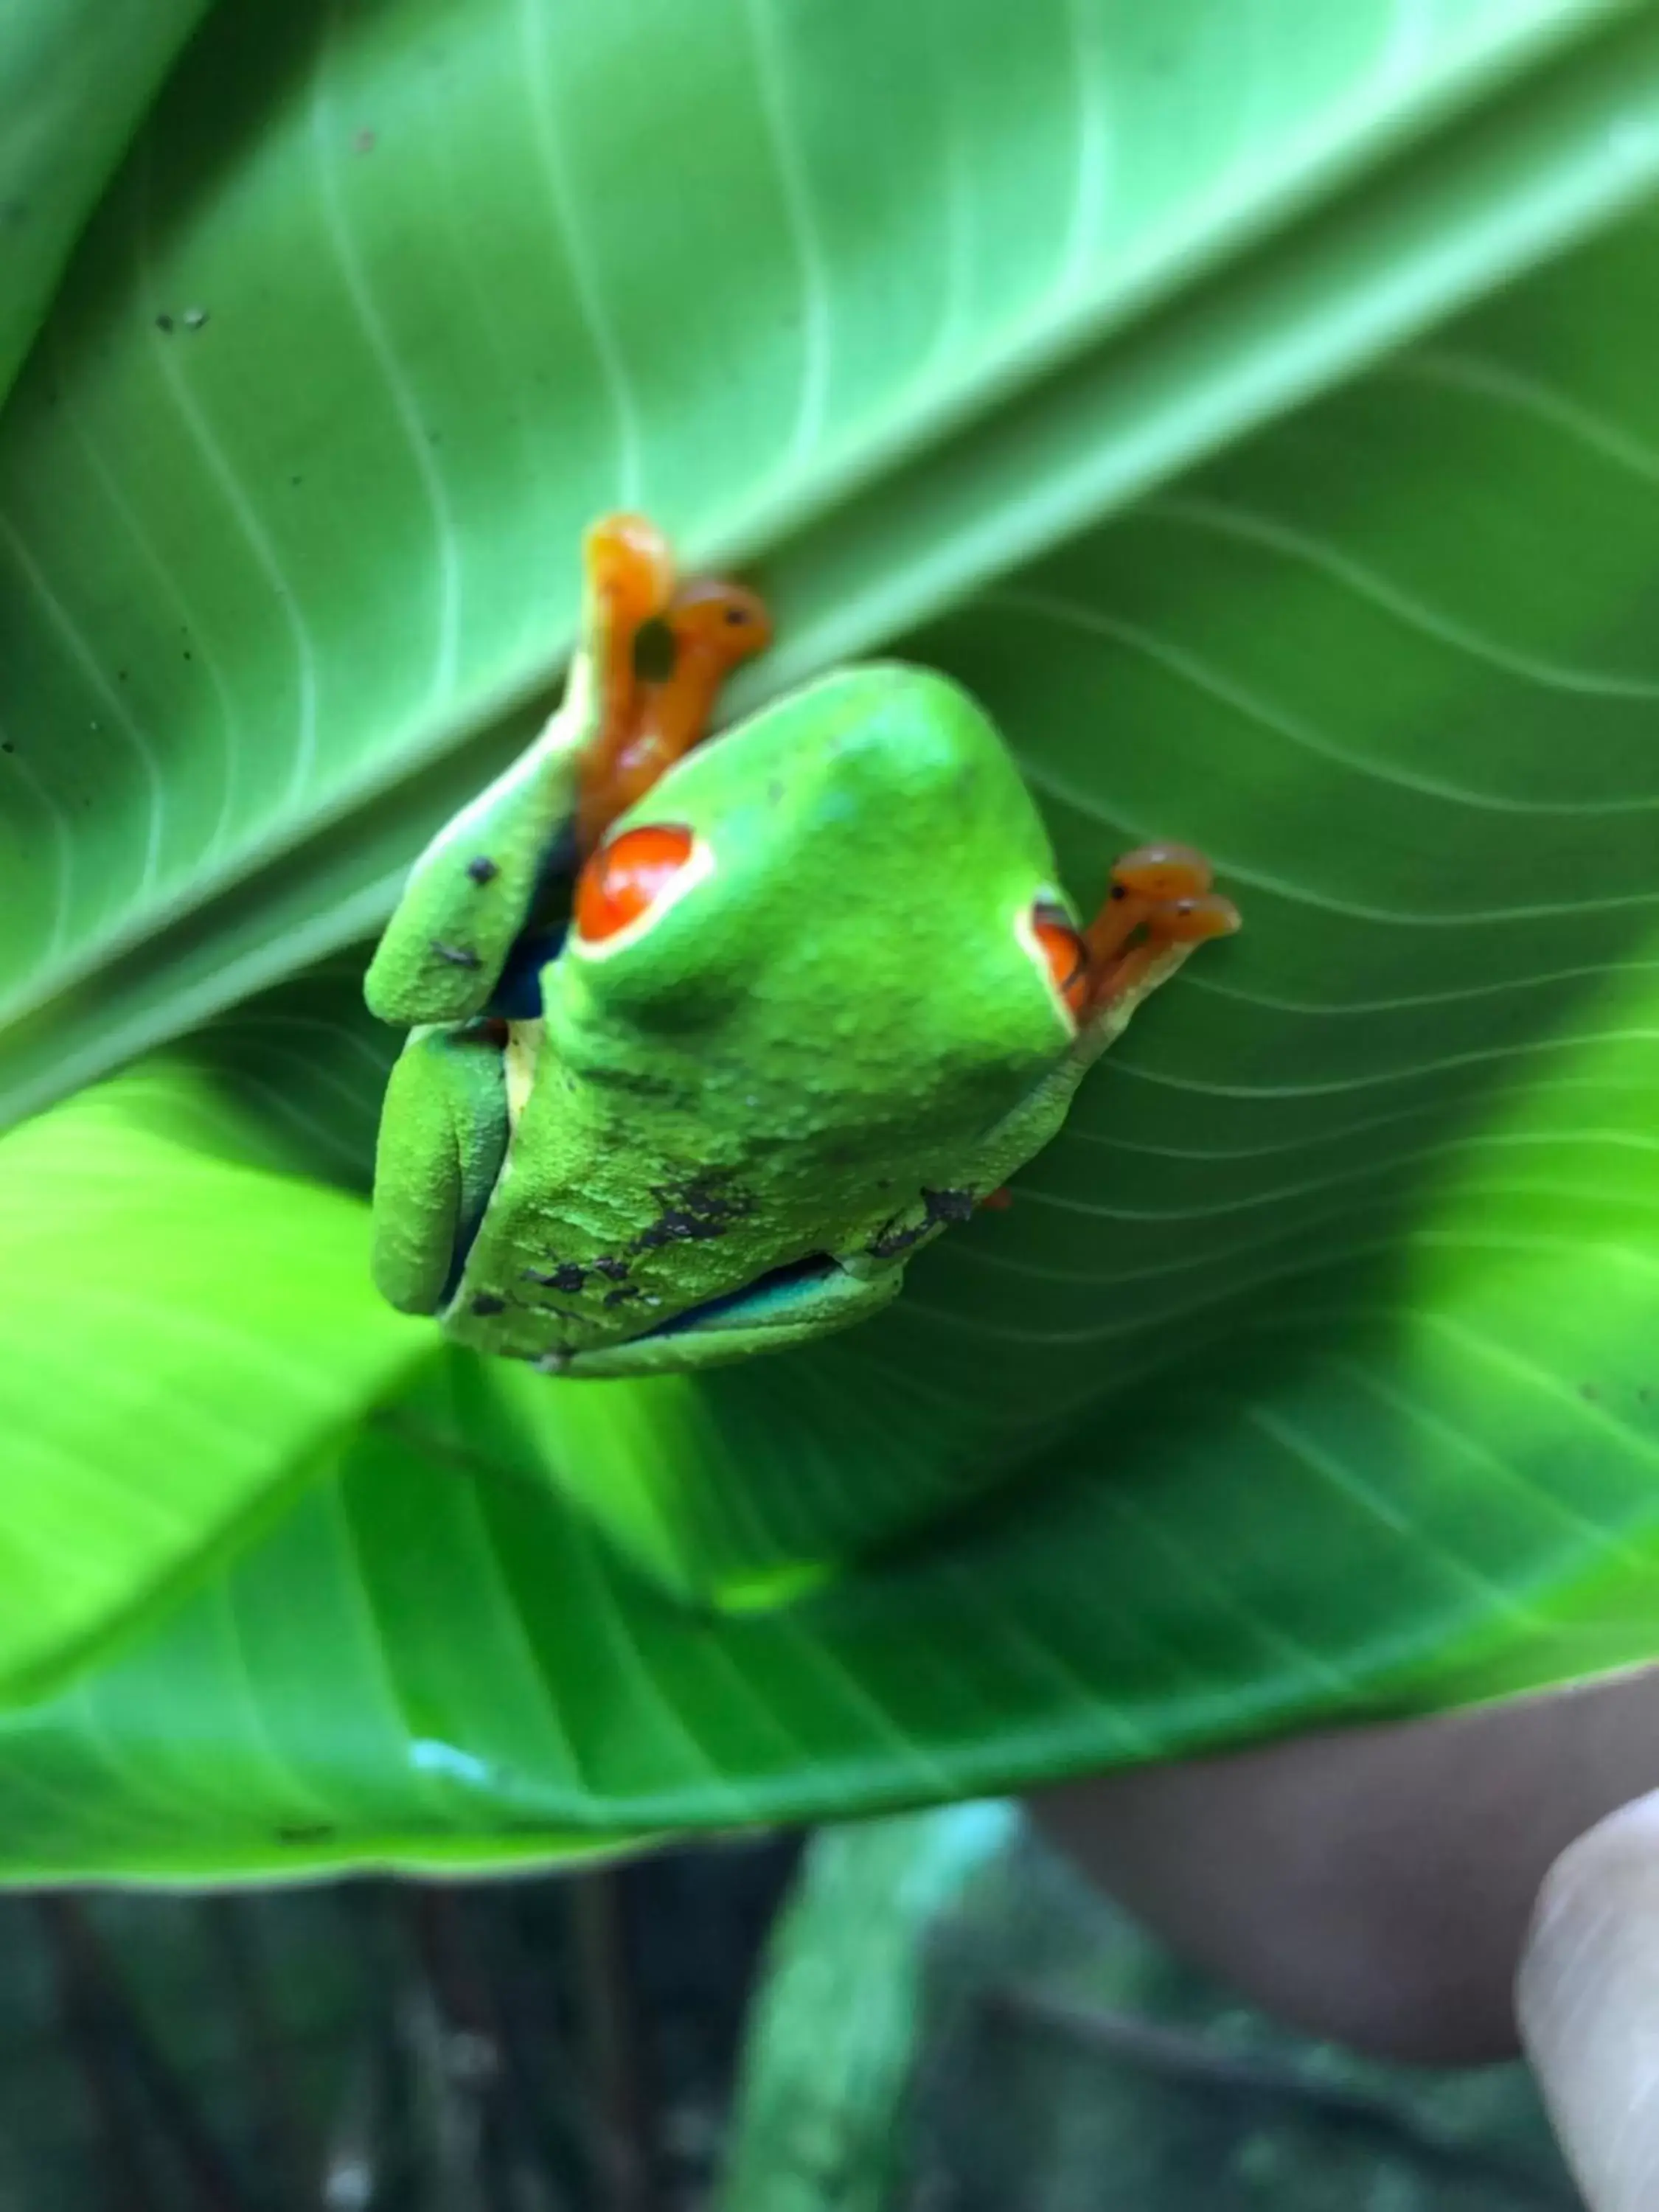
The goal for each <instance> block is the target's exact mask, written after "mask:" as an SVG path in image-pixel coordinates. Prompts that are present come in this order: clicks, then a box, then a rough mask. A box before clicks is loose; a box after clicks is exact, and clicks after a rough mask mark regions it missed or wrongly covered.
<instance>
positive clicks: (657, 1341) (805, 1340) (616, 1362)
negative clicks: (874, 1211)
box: [538, 1254, 904, 1381]
mask: <svg viewBox="0 0 1659 2212" xmlns="http://www.w3.org/2000/svg"><path fill="white" fill-rule="evenodd" d="M903 1280H904V1263H903V1261H902V1259H897V1258H895V1259H891V1260H886V1261H877V1260H872V1259H870V1258H868V1257H866V1255H863V1254H860V1255H856V1256H855V1257H854V1259H852V1260H849V1261H846V1262H842V1261H836V1260H830V1259H828V1258H822V1259H815V1260H813V1261H809V1262H806V1263H804V1264H803V1265H802V1266H801V1267H798V1268H788V1269H780V1270H779V1271H778V1273H776V1274H775V1275H773V1276H769V1277H763V1279H761V1280H760V1281H759V1282H758V1283H751V1284H750V1285H749V1287H748V1289H746V1290H743V1291H735V1292H734V1293H733V1294H732V1296H731V1297H725V1298H720V1299H717V1300H715V1301H714V1302H713V1303H712V1304H708V1305H706V1306H702V1307H694V1308H693V1309H692V1310H690V1312H688V1313H684V1314H681V1315H679V1316H677V1317H676V1319H675V1320H674V1321H673V1322H671V1323H670V1324H669V1325H668V1326H667V1327H666V1328H659V1329H653V1330H652V1331H651V1332H650V1333H649V1334H647V1335H645V1336H636V1337H632V1338H630V1339H629V1340H628V1341H627V1342H626V1343H623V1344H609V1345H605V1346H602V1347H601V1348H600V1349H599V1350H598V1351H594V1352H573V1353H563V1352H560V1353H550V1354H549V1355H548V1356H547V1357H546V1358H543V1359H542V1360H541V1361H540V1362H538V1364H539V1365H540V1366H541V1368H542V1369H543V1370H544V1372H546V1373H548V1374H556V1375H567V1376H573V1377H574V1378H576V1379H577V1380H580V1381H586V1380H588V1379H590V1378H591V1379H592V1380H594V1381H601V1380H604V1379H605V1378H607V1377H615V1376H625V1375H677V1374H684V1373H685V1372H686V1371H687V1370H690V1369H696V1368H700V1367H723V1366H725V1365H726V1364H729V1363H730V1362H732V1361H733V1360H738V1359H747V1358H750V1357H751V1355H753V1354H754V1353H756V1352H785V1351H787V1350H788V1349H789V1347H790V1346H793V1345H799V1344H811V1343H815V1342H816V1341H817V1339H818V1338H819V1337H822V1336H828V1335H830V1334H833V1333H834V1332H836V1330H839V1329H843V1328H851V1327H852V1326H853V1324H854V1322H861V1321H867V1320H868V1319H869V1318H870V1316H872V1314H878V1313H879V1312H880V1311H881V1310H882V1308H883V1307H884V1305H887V1304H890V1303H891V1301H892V1300H893V1299H894V1298H895V1297H896V1296H897V1295H898V1292H899V1290H900V1287H901V1285H902V1283H903Z"/></svg>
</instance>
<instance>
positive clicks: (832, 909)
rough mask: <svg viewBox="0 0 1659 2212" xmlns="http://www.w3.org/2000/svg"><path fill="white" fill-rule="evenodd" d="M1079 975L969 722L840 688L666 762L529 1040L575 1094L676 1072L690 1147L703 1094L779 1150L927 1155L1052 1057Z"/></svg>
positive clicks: (607, 867) (1010, 803) (925, 698)
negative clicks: (551, 1055) (689, 1113)
mask: <svg viewBox="0 0 1659 2212" xmlns="http://www.w3.org/2000/svg"><path fill="white" fill-rule="evenodd" d="M1079 957H1080V949H1079V943H1078V939H1077V937H1076V934H1075V923H1074V921H1073V918H1072V916H1071V914H1070V911H1069V908H1067V906H1066V901H1065V898H1064V895H1063V893H1062V892H1061V891H1060V888H1059V886H1058V884H1057V883H1056V881H1055V877H1054V856H1053V854H1052V852H1051V850H1050V848H1049V844H1048V836H1047V835H1046V833H1045V831H1044V829H1043V826H1042V822H1041V820H1040V818H1039V817H1038V815H1037V812H1036V808H1035V806H1034V805H1033V804H1032V802H1031V800H1030V796H1029V795H1028V793H1027V792H1026V790H1025V788H1024V784H1023V783H1022V782H1021V781H1020V778H1019V775H1018V770H1017V769H1015V767H1014V765H1013V763H1012V760H1011V759H1010V757H1009V756H1008V753H1007V751H1006V747H1005V746H1004V744H1003V743H1002V740H1001V739H1000V737H999V736H998V734H997V732H996V731H995V730H994V727H993V726H992V725H991V724H990V722H989V721H988V720H987V719H986V717H985V716H984V714H981V711H980V709H979V708H977V707H975V705H974V703H973V702H972V701H971V700H970V699H969V698H968V697H967V696H966V695H965V694H964V693H963V692H962V691H960V690H958V689H957V687H956V685H954V684H951V683H950V682H948V681H947V680H946V679H945V678H942V677H939V676H936V675H933V674H931V673H927V672H924V671H921V670H917V669H912V668H908V667H901V666H893V665H878V666H870V667H864V668H860V669H854V670H852V671H847V672H845V673H842V674H840V675H837V676H834V677H831V678H827V679H825V680H824V681H823V682H822V683H819V684H815V685H812V686H811V687H809V688H808V689H807V690H805V691H802V692H800V693H799V694H797V695H795V696H793V697H791V698H790V699H788V700H787V701H785V702H781V703H780V704H779V705H777V706H775V707H774V708H770V709H769V710H768V711H766V712H764V713H763V714H759V715H757V716H756V717H755V718H754V719H753V720H750V721H749V722H747V723H745V724H744V725H742V726H740V727H738V729H736V730H734V731H732V732H729V733H728V734H726V735H724V736H722V737H720V738H716V739H714V741H713V742H711V743H709V744H706V745H704V746H703V747H702V748H701V749H700V750H697V751H696V752H694V753H692V754H690V756H689V757H687V758H686V759H685V760H684V761H683V762H681V763H680V764H679V765H678V767H676V768H675V769H673V770H672V771H671V773H670V774H669V775H667V776H666V777H665V778H664V780H663V781H661V782H660V783H659V784H658V785H657V787H655V789H654V790H653V791H652V792H651V793H650V794H649V796H648V797H647V799H644V800H643V801H641V803H640V804H639V805H636V806H635V807H634V808H633V809H632V810H631V811H629V812H628V813H627V814H624V815H623V817H621V818H620V820H619V821H618V822H617V823H616V824H615V825H614V827H613V829H611V834H610V836H609V837H608V838H607V839H606V841H605V844H604V845H603V846H602V847H601V848H600V849H599V852H598V853H596V854H594V856H593V858H592V860H590V861H589V863H588V865H587V867H586V870H585V871H584V873H583V876H582V878H581V880H580V884H579V886H578V892H577V899H576V910H575V920H574V927H573V929H572V932H571V935H570V938H569V940H568V945H567V949H566V957H564V958H563V959H562V961H560V962H559V963H558V965H557V967H556V969H553V970H550V971H549V973H548V976H547V981H548V984H549V990H548V996H547V1002H546V1012H547V1017H548V1025H549V1027H548V1034H549V1040H550V1043H551V1044H552V1046H553V1048H554V1049H555V1052H556V1054H557V1056H558V1058H559V1059H560V1060H562V1062H563V1063H564V1065H565V1066H567V1067H569V1068H571V1069H572V1070H573V1071H574V1073H576V1074H577V1075H578V1076H580V1075H581V1074H582V1073H584V1072H586V1073H590V1074H595V1075H598V1076H599V1077H600V1078H601V1079H602V1078H603V1077H604V1076H605V1074H606V1073H611V1074H612V1075H615V1076H617V1077H618V1078H619V1079H625V1077H626V1075H627V1074H628V1073H629V1071H636V1072H638V1073H640V1074H641V1077H643V1076H644V1075H645V1074H647V1073H649V1071H650V1070H651V1069H653V1067H654V1068H656V1069H658V1070H659V1071H660V1070H662V1069H664V1068H665V1067H667V1066H678V1067H679V1068H680V1069H681V1070H682V1071H686V1072H690V1073H695V1077H696V1080H697V1081H698V1082H699V1083H700V1085H702V1100H701V1105H702V1110H703V1111H704V1112H705V1113H707V1114H708V1115H709V1116H710V1120H711V1126H714V1125H716V1124H717V1122H718V1119H719V1116H720V1114H721V1113H722V1112H723V1111H724V1110H725V1109H724V1108H723V1107H722V1103H721V1101H722V1095H723V1093H725V1092H726V1091H729V1092H730V1094H731V1096H730V1100H729V1110H730V1113H731V1115H732V1117H734V1118H735V1117H736V1116H738V1115H739V1114H740V1113H741V1114H742V1115H744V1117H745V1118H746V1119H747V1120H748V1121H749V1123H750V1126H751V1127H752V1126H753V1122H754V1118H755V1116H756V1115H757V1112H759V1113H763V1114H764V1113H766V1112H769V1111H770V1112H775V1114H776V1115H779V1116H780V1117H781V1121H782V1122H787V1124H788V1127H787V1128H786V1127H782V1126H780V1128H779V1135H780V1137H781V1138H783V1137H787V1138H789V1139H792V1140H793V1139H794V1138H796V1137H797V1136H799V1135H814V1134H816V1135H822V1136H826V1137H828V1136H832V1135H834V1134H835V1133H836V1131H840V1132H841V1133H842V1134H843V1135H844V1136H847V1137H848V1138H849V1139H858V1140H860V1142H861V1143H862V1144H864V1145H867V1146H869V1148H870V1149H872V1150H873V1149H875V1148H877V1147H878V1146H881V1145H883V1144H887V1145H889V1146H891V1145H899V1146H910V1147H911V1148H913V1149H921V1148H927V1149H931V1146H932V1144H933V1143H935V1142H936V1143H938V1144H939V1146H940V1147H941V1149H943V1150H946V1151H948V1150H949V1149H950V1148H951V1146H953V1145H955V1144H958V1143H960V1142H961V1141H962V1140H963V1139H969V1138H971V1137H972V1136H974V1135H975V1134H977V1133H980V1132H981V1131H982V1130H984V1129H985V1128H986V1127H988V1126H989V1125H990V1124H991V1123H992V1122H993V1121H994V1120H995V1119H996V1118H998V1116H999V1115H1001V1114H1002V1113H1003V1112H1006V1110H1007V1109H1009V1108H1010V1107H1011V1106H1012V1104H1014V1103H1016V1102H1017V1100H1018V1098H1019V1097H1021V1096H1022V1095H1023V1094H1024V1091H1026V1090H1028V1089H1029V1088H1030V1085H1031V1084H1032V1083H1033V1082H1034V1081H1035V1080H1036V1079H1037V1077H1038V1076H1040V1075H1041V1074H1042V1072H1043V1071H1044V1070H1045V1069H1046V1068H1048V1066H1052V1065H1053V1064H1054V1061H1055V1060H1057V1059H1059V1058H1060V1056H1061V1055H1062V1054H1064V1053H1065V1051H1066V1047H1067V1045H1068V1044H1069V1042H1070V1041H1071V1039H1072V1037H1073V1035H1074V1034H1075V1023H1074V1020H1073V1015H1072V1013H1071V1012H1070V1011H1069V1009H1068V1007H1067V1005H1066V981H1067V980H1068V974H1069V971H1070V969H1071V968H1072V966H1073V963H1074V962H1075V961H1076V960H1077V959H1078V958H1079ZM739 1091H740V1092H741V1102H739V1098H738V1092H739ZM757 1102H761V1103H757Z"/></svg>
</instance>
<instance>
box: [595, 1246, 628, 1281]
mask: <svg viewBox="0 0 1659 2212" xmlns="http://www.w3.org/2000/svg"><path fill="white" fill-rule="evenodd" d="M593 1272H594V1273H595V1274H596V1275H603V1276H604V1277H605V1280H606V1281H607V1282H609V1283H621V1282H625V1281H626V1280H627V1278H628V1262H627V1261H626V1260H619V1259H617V1256H616V1255H615V1254H614V1253H611V1252H605V1253H602V1254H601V1255H600V1256H599V1258H598V1259H597V1260H596V1261H594V1262H593Z"/></svg>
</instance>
